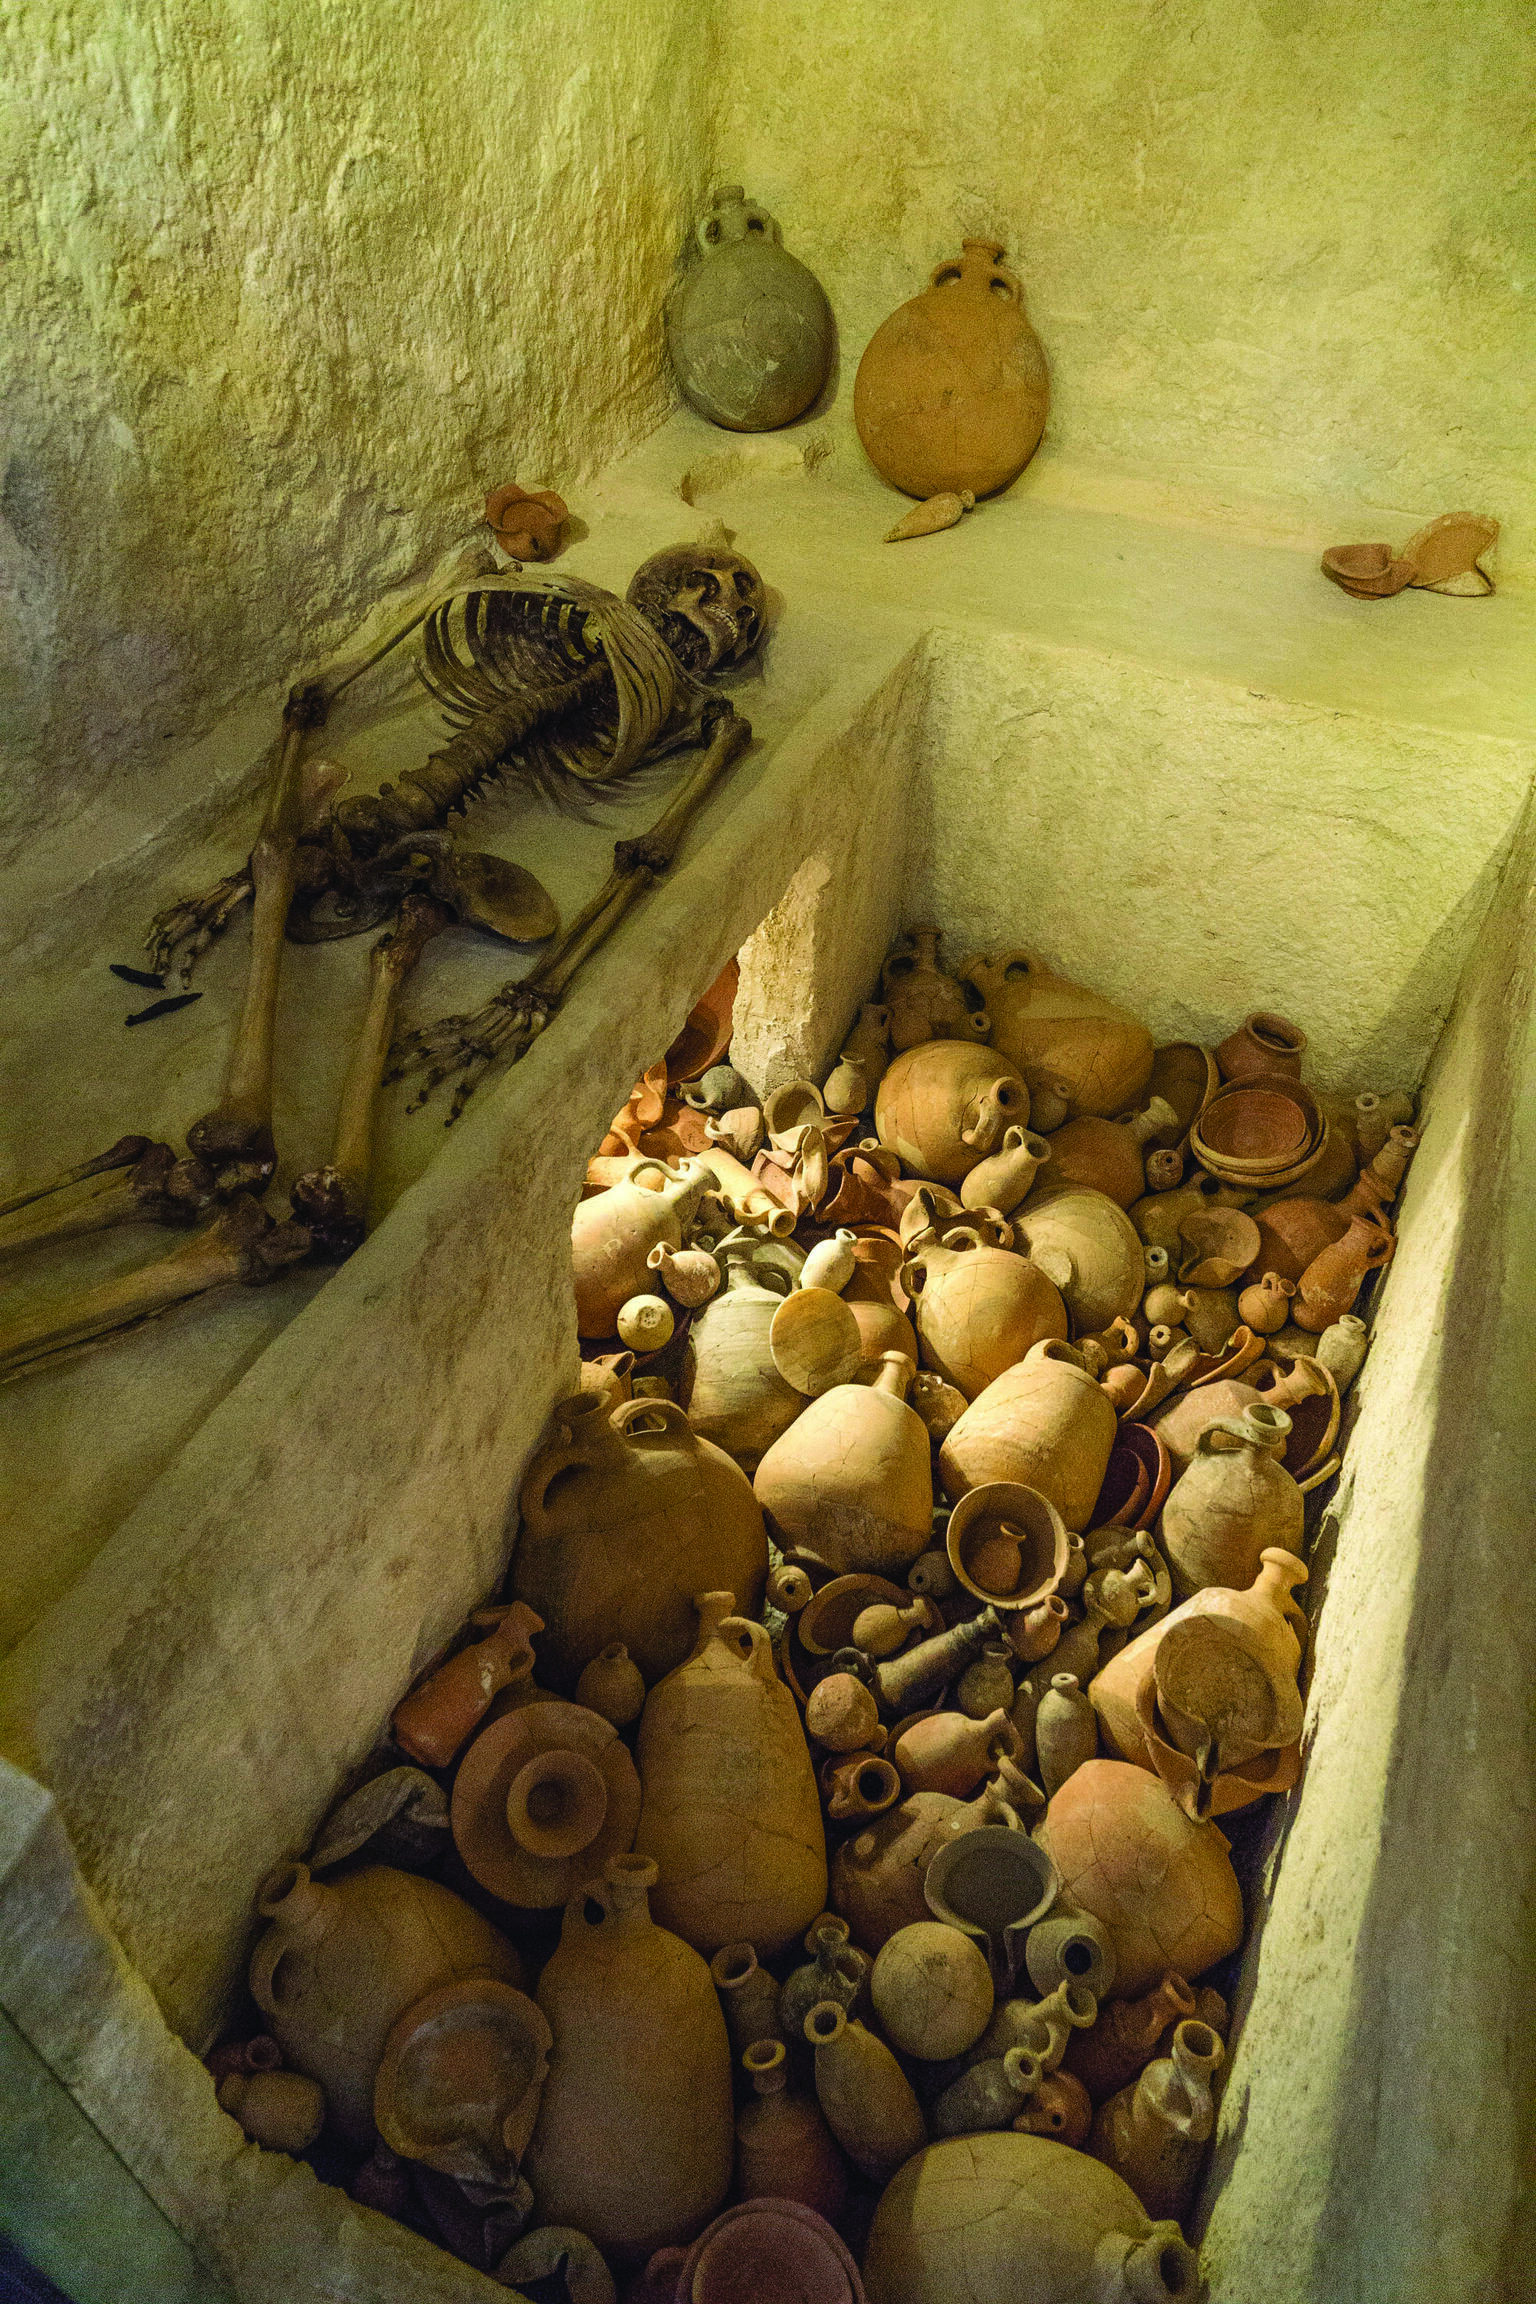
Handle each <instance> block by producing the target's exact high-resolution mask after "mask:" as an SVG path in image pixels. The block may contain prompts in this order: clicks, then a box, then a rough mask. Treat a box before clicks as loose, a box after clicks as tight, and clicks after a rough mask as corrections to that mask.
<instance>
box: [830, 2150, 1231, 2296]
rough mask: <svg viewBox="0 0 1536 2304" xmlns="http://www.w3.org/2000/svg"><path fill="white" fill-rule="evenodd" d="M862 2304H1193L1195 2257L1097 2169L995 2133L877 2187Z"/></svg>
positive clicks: (1170, 2227)
mask: <svg viewBox="0 0 1536 2304" xmlns="http://www.w3.org/2000/svg"><path fill="white" fill-rule="evenodd" d="M864 2284H865V2287H866V2289H867V2291H868V2294H869V2304H1063V2299H1065V2298H1069V2297H1070V2298H1072V2299H1074V2300H1076V2299H1078V2298H1081V2299H1083V2300H1084V2304H1087V2299H1089V2298H1092V2300H1093V2304H1193V2300H1194V2299H1196V2298H1197V2297H1198V2296H1199V2293H1200V2267H1199V2258H1198V2257H1197V2256H1196V2254H1195V2251H1194V2249H1193V2248H1191V2247H1189V2246H1188V2245H1187V2244H1186V2242H1185V2240H1184V2238H1183V2235H1182V2234H1181V2233H1180V2231H1179V2228H1178V2226H1177V2224H1174V2223H1169V2222H1163V2221H1159V2222H1154V2221H1153V2220H1152V2219H1151V2218H1150V2217H1149V2216H1148V2215H1147V2214H1146V2212H1145V2210H1144V2209H1143V2208H1142V2205H1141V2202H1140V2201H1139V2200H1138V2199H1137V2197H1136V2195H1135V2193H1134V2192H1133V2191H1132V2190H1131V2188H1130V2186H1129V2185H1128V2184H1127V2183H1126V2182H1125V2181H1124V2179H1123V2178H1122V2177H1120V2176H1117V2175H1116V2174H1115V2172H1114V2170H1113V2169H1111V2168H1107V2167H1105V2166H1104V2164H1103V2163H1102V2161H1098V2160H1094V2159H1091V2158H1090V2157H1089V2156H1088V2155H1087V2154H1086V2153H1083V2152H1075V2151H1072V2150H1070V2149H1069V2148H1068V2146H1066V2145H1065V2144H1058V2143H1056V2142H1054V2141H1053V2140H1052V2139H1050V2138H1047V2137H1044V2136H1021V2135H1017V2134H1015V2133H1014V2132H1013V2131H1011V2130H1009V2129H1006V2128H1005V2129H1002V2130H1000V2131H997V2132H993V2133H990V2134H983V2135H979V2136H955V2137H951V2138H948V2139H946V2140H945V2141H944V2142H942V2143H938V2144H930V2145H929V2146H928V2147H927V2149H926V2150H925V2151H921V2152H918V2153H917V2154H915V2155H914V2157H913V2158H912V2159H910V2160H909V2161H908V2162H907V2164H906V2166H905V2167H904V2168H902V2170H901V2171H900V2173H899V2175H897V2177H896V2178H895V2180H894V2182H892V2183H890V2184H888V2185H887V2186H886V2189H885V2192H884V2194H883V2196H882V2198H881V2201H880V2205H879V2207H878V2208H877V2210H876V2211H875V2220H874V2224H873V2226H872V2227H871V2229H870V2235H869V2245H868V2247H867V2249H866V2251H865V2256H864Z"/></svg>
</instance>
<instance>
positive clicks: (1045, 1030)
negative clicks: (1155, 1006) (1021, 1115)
mask: <svg viewBox="0 0 1536 2304" xmlns="http://www.w3.org/2000/svg"><path fill="white" fill-rule="evenodd" d="M960 974H961V978H962V980H963V981H964V982H965V983H967V984H970V985H972V986H974V988H975V990H976V991H977V992H978V993H979V994H980V995H981V998H982V1000H983V1001H984V1002H985V1004H986V1010H987V1013H988V1015H989V1016H990V1017H991V1019H992V1045H993V1047H994V1048H996V1049H997V1050H998V1052H999V1054H1000V1055H1003V1056H1005V1057H1006V1058H1007V1059H1008V1061H1009V1062H1010V1063H1011V1064H1013V1065H1015V1066H1016V1067H1017V1069H1018V1070H1019V1072H1021V1073H1022V1074H1023V1077H1024V1079H1025V1081H1026V1083H1027V1084H1028V1086H1029V1089H1030V1091H1031V1094H1033V1093H1034V1091H1035V1089H1036V1086H1037V1084H1038V1086H1039V1088H1040V1089H1041V1090H1042V1091H1045V1090H1050V1091H1052V1092H1053V1093H1054V1094H1055V1095H1057V1096H1059V1097H1060V1098H1061V1100H1062V1101H1063V1102H1064V1103H1065V1106H1066V1111H1065V1113H1064V1114H1063V1115H1062V1117H1063V1118H1067V1119H1075V1118H1077V1117H1078V1116H1079V1115H1080V1114H1082V1113H1092V1114H1094V1115H1095V1116H1096V1117H1097V1118H1099V1119H1109V1118H1111V1117H1112V1116H1113V1114H1115V1113H1116V1112H1124V1111H1126V1110H1127V1109H1128V1108H1129V1107H1130V1106H1131V1105H1133V1104H1134V1103H1135V1102H1136V1100H1137V1098H1138V1097H1139V1096H1140V1095H1141V1093H1142V1091H1143V1090H1144V1089H1145V1087H1146V1085H1147V1082H1148V1081H1149V1080H1150V1079H1151V1077H1152V1035H1151V1033H1150V1032H1149V1031H1147V1029H1146V1027H1145V1026H1144V1025H1142V1024H1140V1023H1138V1022H1137V1020H1136V1018H1135V1017H1134V1016H1131V1015H1129V1014H1127V1012H1126V1010H1125V1009H1123V1008H1119V1007H1117V1006H1116V1005H1115V1003H1114V1001H1112V1000H1106V999H1104V998H1103V997H1102V996H1101V995H1100V994H1099V993H1097V992H1090V991H1088V990H1087V989H1086V988H1085V987H1084V986H1083V985H1081V984H1073V983H1070V982H1068V980H1067V978H1066V977H1064V976H1056V975H1053V974H1052V972H1051V970H1050V969H1049V968H1048V967H1047V966H1046V964H1045V962H1044V961H1043V960H1041V959H1040V958H1038V956H1037V955H1036V954H1034V953H1032V952H1023V951H1016V952H1001V953H998V954H996V955H994V957H992V958H991V959H975V960H968V961H967V962H966V964H965V966H964V968H963V969H962V970H961V971H960ZM1036 1125H1037V1126H1038V1125H1039V1123H1038V1121H1037V1123H1036Z"/></svg>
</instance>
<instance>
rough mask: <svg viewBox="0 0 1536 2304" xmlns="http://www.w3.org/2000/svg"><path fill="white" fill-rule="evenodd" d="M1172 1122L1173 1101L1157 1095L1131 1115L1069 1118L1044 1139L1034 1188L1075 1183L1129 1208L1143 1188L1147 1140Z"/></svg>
mask: <svg viewBox="0 0 1536 2304" xmlns="http://www.w3.org/2000/svg"><path fill="white" fill-rule="evenodd" d="M1177 1125H1178V1115H1177V1113H1176V1112H1175V1111H1174V1109H1173V1106H1172V1105H1171V1104H1165V1103H1164V1102H1163V1099H1162V1098H1161V1097H1160V1096H1154V1097H1153V1099H1152V1101H1151V1103H1150V1104H1149V1105H1148V1106H1147V1108H1146V1110H1145V1111H1144V1112H1138V1113H1137V1114H1136V1116H1135V1118H1134V1119H1131V1120H1100V1119H1097V1118H1095V1117H1094V1116H1093V1115H1092V1114H1089V1113H1084V1114H1083V1116H1082V1117H1081V1118H1080V1119H1077V1120H1069V1121H1067V1123H1066V1125H1065V1126H1064V1127H1061V1128H1058V1129H1057V1130H1056V1132H1055V1134H1054V1135H1053V1136H1051V1137H1049V1138H1048V1139H1047V1141H1048V1143H1049V1146H1050V1158H1049V1160H1048V1161H1047V1162H1046V1164H1045V1166H1044V1167H1043V1168H1042V1169H1041V1171H1040V1178H1039V1182H1040V1189H1041V1190H1042V1191H1051V1190H1053V1189H1058V1188H1059V1187H1061V1186H1062V1185H1064V1184H1078V1185H1082V1186H1084V1187H1086V1188H1087V1189H1089V1190H1091V1191H1094V1192H1102V1193H1104V1194H1105V1195H1106V1196H1107V1197H1108V1198H1109V1199H1111V1200H1113V1201H1114V1202H1115V1204H1116V1206H1117V1207H1120V1208H1129V1207H1130V1206H1131V1204H1132V1202H1133V1201H1136V1200H1139V1199H1141V1197H1142V1196H1143V1194H1144V1193H1145V1191H1146V1189H1147V1180H1146V1175H1145V1172H1144V1168H1143V1163H1144V1161H1145V1159H1146V1152H1147V1146H1148V1144H1149V1143H1151V1142H1152V1141H1153V1140H1154V1139H1155V1138H1156V1136H1157V1135H1158V1133H1159V1131H1160V1130H1163V1129H1166V1128H1169V1127H1177Z"/></svg>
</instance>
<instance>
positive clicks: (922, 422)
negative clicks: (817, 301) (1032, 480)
mask: <svg viewBox="0 0 1536 2304" xmlns="http://www.w3.org/2000/svg"><path fill="white" fill-rule="evenodd" d="M1002 256H1003V251H1002V248H1001V246H1000V245H999V244H998V243H997V242H995V241H991V240H967V241H965V242H964V244H963V246H962V249H961V253H960V254H959V255H958V256H955V257H951V258H949V259H948V260H947V261H946V262H945V263H943V264H940V265H939V266H937V268H936V269H935V271H934V273H933V275H932V278H931V279H930V281H929V284H928V286H927V287H926V288H925V289H924V290H923V292H922V294H921V295H918V296H914V297H913V298H912V299H911V300H910V302H908V303H906V304H903V305H901V306H900V307H899V308H898V309H897V310H896V311H895V312H893V313H892V314H891V316H890V318H889V319H888V320H885V321H883V322H882V323H881V325H880V326H879V327H878V328H877V329H876V330H875V333H874V335H873V336H872V337H871V338H870V340H869V343H868V345H867V346H866V347H865V351H864V356H863V358H862V359H861V360H860V362H859V369H858V374H857V376H856V378H855V379H854V387H853V417H854V422H855V424H856V425H857V426H858V432H859V438H860V439H861V440H862V441H863V443H864V448H865V453H866V454H867V455H868V457H869V460H870V462H871V464H873V465H874V467H875V470H876V471H877V472H878V473H879V474H880V475H881V477H882V479H885V480H889V481H890V482H891V484H892V485H893V486H894V487H897V488H900V489H903V490H904V491H905V493H906V494H907V495H908V496H916V497H919V498H925V497H929V496H937V495H940V494H942V493H943V492H944V491H946V490H952V491H953V492H954V493H956V494H959V493H960V492H961V491H963V490H966V489H969V490H970V492H971V493H972V494H973V495H975V496H992V495H995V494H996V493H997V491H998V490H999V489H1000V488H1006V487H1008V486H1009V485H1010V483H1011V482H1013V481H1014V480H1016V479H1017V478H1018V476H1019V474H1020V473H1021V472H1022V471H1023V469H1024V467H1025V465H1026V464H1027V463H1028V462H1029V459H1030V457H1031V456H1032V455H1033V454H1034V452H1035V450H1036V448H1037V447H1038V446H1039V443H1040V435H1041V433H1042V432H1043V431H1044V430H1045V415H1046V408H1047V406H1048V404H1049V399H1050V377H1049V371H1048V370H1047V368H1046V364H1045V354H1044V352H1043V351H1042V350H1041V348H1040V340H1039V338H1038V337H1037V336H1036V335H1035V332H1034V330H1033V329H1032V328H1031V327H1030V325H1029V322H1028V320H1027V319H1026V318H1025V316H1024V291H1023V289H1022V287H1021V286H1020V284H1019V281H1018V279H1017V278H1016V276H1015V275H1014V274H1013V273H1012V272H1010V271H1008V269H1007V268H1006V266H1005V265H1004V264H1003V261H1002Z"/></svg>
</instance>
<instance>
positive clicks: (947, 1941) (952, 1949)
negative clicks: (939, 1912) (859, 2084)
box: [869, 1920, 992, 2064]
mask: <svg viewBox="0 0 1536 2304" xmlns="http://www.w3.org/2000/svg"><path fill="white" fill-rule="evenodd" d="M869 1995H870V1999H871V2001H872V2002H873V2004H874V2010H875V2014H876V2015H877V2016H878V2017H879V2019H880V2025H881V2029H882V2030H883V2031H884V2033H885V2036H886V2038H887V2040H889V2041H890V2043H891V2045H892V2047H893V2048H898V2049H900V2051H901V2052H902V2054H903V2055H905V2056H918V2057H921V2058H922V2059H923V2061H924V2062H925V2063H930V2064H936V2063H942V2062H943V2061H944V2059H945V2058H946V2057H949V2056H959V2055H962V2054H963V2053H964V2051H965V2050H966V2049H967V2048H969V2047H970V2045H971V2043H972V2042H973V2041H975V2040H979V2039H980V2037H981V2035H982V2033H983V2032H984V2031H985V2030H986V2028H987V2021H988V2019H989V2017H990V2016H991V2014H992V1977H991V1973H990V1971H989V1969H988V1967H987V1962H986V1958H985V1955H984V1954H983V1953H982V1952H980V1951H979V1950H978V1949H977V1947H976V1945H975V1944H974V1943H973V1942H972V1941H971V1939H970V1937H969V1936H966V1935H962V1933H961V1932H960V1930H959V1929H958V1928H949V1927H946V1926H945V1925H944V1923H943V1922H942V1921H940V1920H917V1921H913V1922H912V1923H911V1924H910V1925H909V1926H908V1927H905V1928H898V1929H897V1930H896V1932H895V1934H894V1935H892V1936H888V1937H887V1938H886V1940H885V1942H884V1943H883V1944H882V1945H881V1947H880V1950H879V1953H878V1954H877V1955H876V1959H875V1965H874V1968H873V1970H872V1971H871V1973H870V1979H869Z"/></svg>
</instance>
